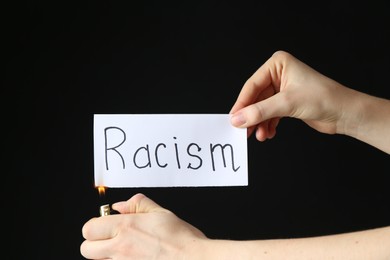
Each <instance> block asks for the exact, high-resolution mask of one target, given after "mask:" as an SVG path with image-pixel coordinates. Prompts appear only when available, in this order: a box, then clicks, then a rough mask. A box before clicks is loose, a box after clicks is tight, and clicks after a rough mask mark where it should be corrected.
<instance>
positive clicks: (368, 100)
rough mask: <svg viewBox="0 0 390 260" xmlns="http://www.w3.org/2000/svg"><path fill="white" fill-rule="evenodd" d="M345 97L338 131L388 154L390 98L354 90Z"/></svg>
mask: <svg viewBox="0 0 390 260" xmlns="http://www.w3.org/2000/svg"><path fill="white" fill-rule="evenodd" d="M345 98H346V99H348V100H346V102H344V103H345V105H343V115H342V119H343V120H342V121H341V122H343V126H342V127H340V128H339V129H338V132H339V133H342V134H346V135H349V136H351V137H354V138H356V139H358V140H361V141H363V142H365V143H367V144H370V145H372V146H374V147H376V148H378V149H380V150H382V151H384V152H386V153H389V154H390V100H386V99H383V98H378V97H374V96H370V95H367V94H364V93H361V92H357V91H354V90H350V93H349V95H346V96H345Z"/></svg>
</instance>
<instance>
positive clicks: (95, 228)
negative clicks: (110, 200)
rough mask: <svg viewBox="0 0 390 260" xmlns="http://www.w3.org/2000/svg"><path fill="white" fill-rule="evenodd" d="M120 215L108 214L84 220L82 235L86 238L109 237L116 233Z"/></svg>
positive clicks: (100, 238)
mask: <svg viewBox="0 0 390 260" xmlns="http://www.w3.org/2000/svg"><path fill="white" fill-rule="evenodd" d="M119 217H120V216H119V215H118V216H116V215H109V216H104V217H100V218H93V219H91V220H89V221H88V222H86V223H85V224H84V226H83V228H82V235H83V237H84V238H85V239H87V240H102V239H110V238H113V237H115V236H116V235H117V228H116V227H117V226H119V223H120V221H121V220H120V218H119Z"/></svg>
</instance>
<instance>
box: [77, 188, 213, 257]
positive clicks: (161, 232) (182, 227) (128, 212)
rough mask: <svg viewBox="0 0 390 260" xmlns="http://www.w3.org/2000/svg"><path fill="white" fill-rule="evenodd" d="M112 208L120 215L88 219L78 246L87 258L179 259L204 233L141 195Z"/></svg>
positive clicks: (202, 237) (188, 252) (193, 246)
mask: <svg viewBox="0 0 390 260" xmlns="http://www.w3.org/2000/svg"><path fill="white" fill-rule="evenodd" d="M112 208H113V209H114V210H117V211H119V212H120V213H121V214H116V215H108V216H104V217H99V218H93V219H91V220H89V221H88V222H87V223H85V225H84V226H83V229H82V233H83V237H84V238H85V239H86V240H85V241H84V242H83V243H82V244H81V247H80V251H81V254H82V255H83V256H84V257H85V258H87V259H114V260H121V259H137V260H138V259H181V258H182V256H183V255H187V254H191V253H190V252H191V250H193V248H195V245H196V244H197V243H198V242H199V241H201V240H203V239H205V238H206V237H205V235H204V234H203V233H202V232H201V231H199V230H198V229H196V228H195V227H193V226H191V225H190V224H188V223H187V222H185V221H183V220H181V219H179V218H178V217H177V216H176V215H174V214H173V213H172V212H171V211H169V210H167V209H164V208H162V207H160V206H159V205H157V204H156V203H155V202H153V201H152V200H150V199H149V198H147V197H146V196H144V195H142V194H137V195H135V196H133V197H132V198H130V199H129V200H128V201H124V202H118V203H115V204H114V205H113V206H112Z"/></svg>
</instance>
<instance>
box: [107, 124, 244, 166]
mask: <svg viewBox="0 0 390 260" xmlns="http://www.w3.org/2000/svg"><path fill="white" fill-rule="evenodd" d="M104 143H105V146H104V153H105V168H106V170H107V171H110V169H111V166H112V164H114V163H115V164H118V162H119V164H120V168H122V169H127V168H129V167H135V168H137V169H145V168H151V169H153V168H156V169H157V168H170V167H175V169H179V170H180V169H189V170H193V171H196V170H198V169H201V168H203V169H205V168H206V169H207V168H208V169H210V170H211V171H216V170H217V169H218V167H223V168H229V169H231V170H232V171H233V172H237V171H238V169H239V168H240V166H239V165H237V164H236V161H235V154H234V147H233V145H232V144H229V143H212V142H209V143H208V144H207V145H205V144H203V146H201V145H200V144H198V143H196V142H189V143H182V141H181V140H180V136H172V137H171V138H170V139H166V140H165V141H164V142H154V143H144V144H142V145H136V146H132V147H131V149H128V148H127V149H121V148H122V147H123V146H126V145H127V146H129V145H131V140H128V138H127V134H126V132H125V131H124V130H123V129H121V128H120V127H117V126H109V127H105V128H104ZM207 164H208V165H207Z"/></svg>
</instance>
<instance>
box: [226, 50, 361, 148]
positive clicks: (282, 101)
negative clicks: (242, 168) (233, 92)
mask: <svg viewBox="0 0 390 260" xmlns="http://www.w3.org/2000/svg"><path fill="white" fill-rule="evenodd" d="M354 93H355V92H354V91H352V90H351V89H348V88H346V87H344V86H342V85H341V84H339V83H337V82H335V81H334V80H332V79H330V78H328V77H325V76H324V75H322V74H320V73H319V72H317V71H315V70H314V69H312V68H311V67H309V66H307V65H306V64H304V63H303V62H301V61H299V60H298V59H296V58H295V57H293V56H292V55H290V54H288V53H286V52H283V51H279V52H276V53H275V54H274V55H273V56H272V57H271V58H270V59H269V60H267V61H266V63H264V64H263V65H262V66H261V67H260V68H259V69H258V70H257V71H256V72H255V73H254V74H253V75H252V76H251V77H250V78H249V79H248V80H247V81H246V83H245V84H244V86H243V88H242V90H241V92H240V94H239V96H238V98H237V101H236V103H235V104H234V106H233V107H232V109H231V112H230V113H231V114H233V115H232V119H231V122H232V124H233V125H234V126H236V127H247V128H248V135H251V134H252V132H254V131H256V138H257V139H258V140H259V141H264V140H265V139H267V138H272V137H274V135H275V133H276V127H277V125H278V123H279V120H280V118H281V117H295V118H299V119H302V120H303V121H304V122H306V123H307V124H308V125H310V126H311V127H313V128H314V129H316V130H318V131H320V132H323V133H328V134H333V133H336V132H339V131H340V132H341V130H339V128H342V127H343V125H342V124H340V123H341V122H342V121H341V120H340V118H341V116H342V105H343V103H344V102H345V101H346V100H348V98H349V97H350V96H351V95H354Z"/></svg>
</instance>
